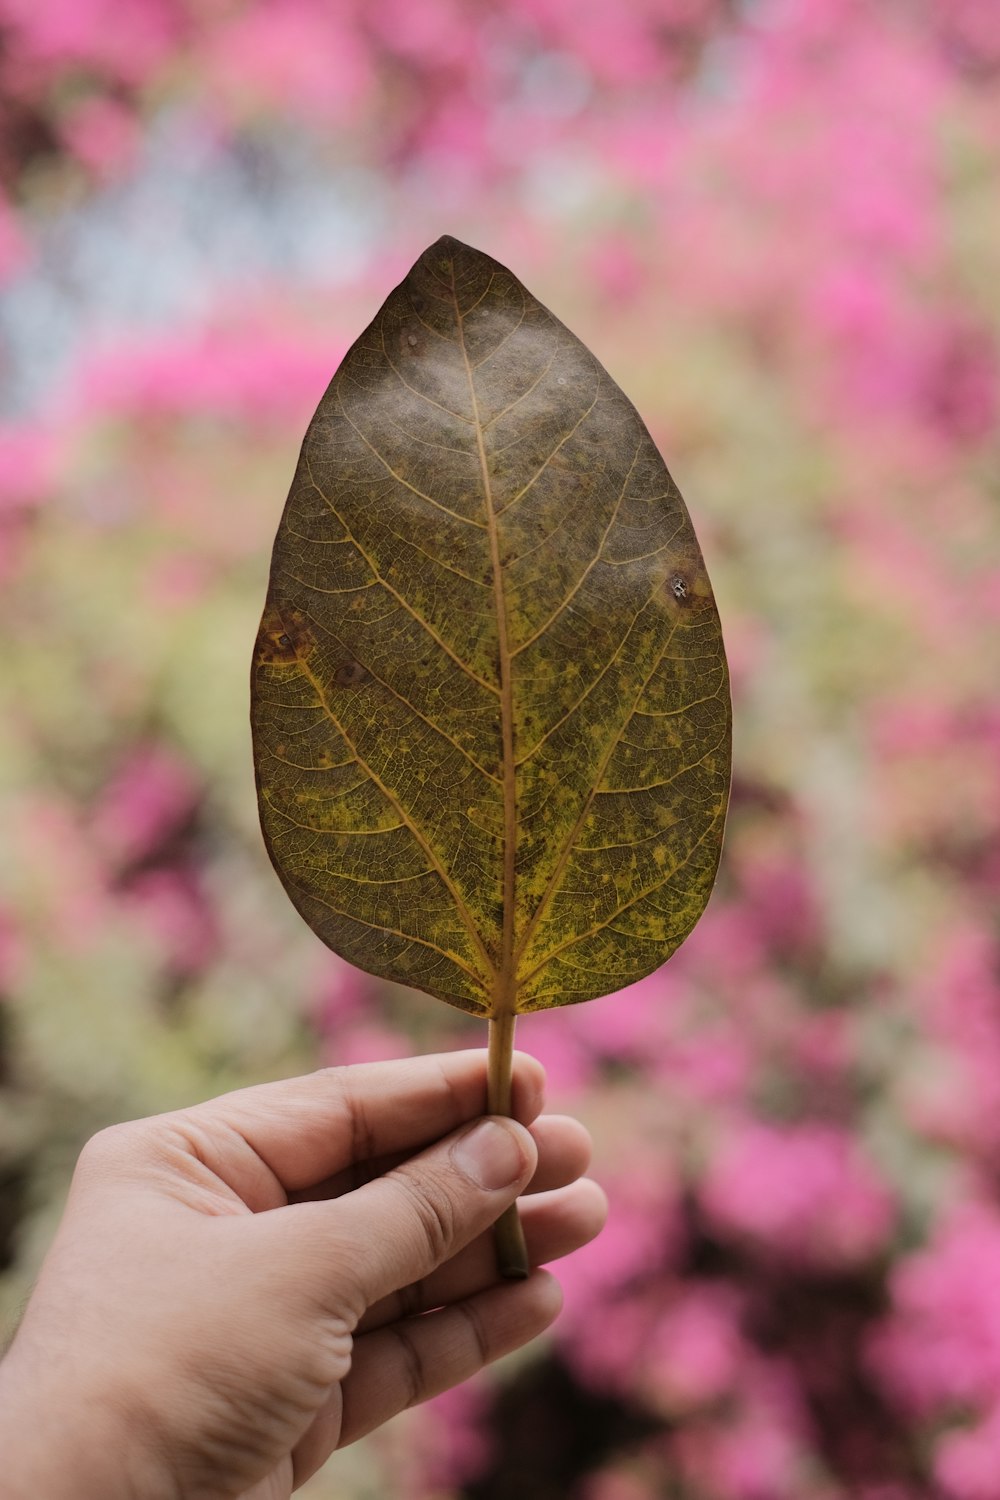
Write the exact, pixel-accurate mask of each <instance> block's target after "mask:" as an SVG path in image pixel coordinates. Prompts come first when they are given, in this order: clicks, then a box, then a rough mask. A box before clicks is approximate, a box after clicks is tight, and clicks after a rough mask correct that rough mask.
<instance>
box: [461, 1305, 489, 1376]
mask: <svg viewBox="0 0 1000 1500" xmlns="http://www.w3.org/2000/svg"><path fill="white" fill-rule="evenodd" d="M456 1309H457V1311H458V1312H459V1313H461V1315H462V1317H463V1318H464V1319H465V1322H466V1323H467V1324H468V1326H469V1332H470V1333H471V1335H472V1339H473V1342H474V1344H475V1346H476V1353H477V1355H478V1357H479V1363H480V1364H482V1365H488V1364H489V1363H490V1361H491V1360H492V1359H493V1343H492V1340H491V1339H490V1337H489V1334H488V1333H487V1331H486V1324H485V1323H484V1322H483V1318H482V1314H481V1313H480V1311H479V1309H478V1308H477V1307H476V1306H475V1305H474V1304H473V1303H471V1302H459V1303H456Z"/></svg>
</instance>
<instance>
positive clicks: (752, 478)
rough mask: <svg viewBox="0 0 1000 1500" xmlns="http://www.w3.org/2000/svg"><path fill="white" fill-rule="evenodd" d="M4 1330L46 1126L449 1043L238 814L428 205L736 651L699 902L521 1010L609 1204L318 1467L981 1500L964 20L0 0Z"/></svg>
mask: <svg viewBox="0 0 1000 1500" xmlns="http://www.w3.org/2000/svg"><path fill="white" fill-rule="evenodd" d="M0 44H2V54H0V180H2V189H0V192H2V196H0V276H2V283H3V284H2V308H0V384H2V397H0V580H2V589H0V620H2V629H3V638H4V651H3V659H2V666H0V828H2V830H3V832H2V851H3V852H2V860H0V996H2V1003H0V1027H2V1030H0V1265H2V1268H3V1269H2V1278H0V1317H2V1318H3V1320H4V1322H5V1323H6V1324H7V1325H8V1326H9V1325H10V1324H12V1322H13V1320H14V1318H15V1317H16V1315H17V1311H18V1309H19V1307H20V1305H21V1302H22V1300H23V1298H24V1296H25V1294H26V1291H27V1289H28V1287H29V1286H30V1282H31V1278H32V1276H33V1273H34V1271H35V1269H36V1267H37V1265H38V1262H39V1259H40V1257H41V1255H42V1253H43V1251H44V1247H45V1245H46V1242H47V1239H48V1236H49V1235H50V1233H51V1231H52V1228H53V1225H54V1223H55V1220H56V1218H57V1216H58V1212H59V1207H60V1202H61V1199H62V1195H63V1193H64V1191H65V1187H66V1183H67V1180H68V1174H69V1172H70V1170H71V1166H72V1162H73V1160H74V1157H75V1154H76V1152H77V1150H78V1148H79V1146H80V1145H81V1143H82V1141H83V1140H84V1139H85V1138H86V1136H87V1135H89V1134H90V1133H91V1132H92V1131H93V1130H95V1129H96V1128H98V1127H99V1126H101V1125H102V1124H104V1123H107V1122H109V1121H112V1120H117V1119H122V1118H126V1117H129V1116H134V1115H138V1114H145V1113H149V1112H151V1111H154V1110H160V1109H164V1108H170V1107H173V1106H177V1105H181V1104H184V1103H188V1102H191V1101H193V1100H195V1099H198V1098H203V1097H207V1096H209V1095H211V1094H213V1093H216V1092H219V1091H220V1090H222V1089H224V1088H228V1087H232V1086H236V1085H239V1084H242V1083H245V1082H250V1081H257V1080H261V1079H264V1078H268V1077H273V1076H276V1075H282V1074H288V1073H291V1072H295V1071H298V1070H300V1069H305V1068H308V1067H310V1066H313V1065H315V1064H317V1063H318V1062H320V1061H353V1060H358V1059H362V1058H370V1057H376V1056H394V1055H402V1054H404V1053H406V1052H409V1051H413V1050H417V1049H420V1050H425V1049H430V1048H437V1047H450V1046H464V1045H478V1044H479V1043H480V1042H481V1040H482V1039H483V1035H484V1034H483V1033H481V1032H480V1030H479V1029H478V1027H477V1026H476V1024H475V1023H474V1022H472V1021H471V1020H469V1019H468V1018H466V1017H463V1016H462V1015H460V1014H459V1013H457V1012H454V1013H452V1012H450V1011H448V1010H447V1008H446V1007H444V1006H441V1005H440V1004H437V1003H435V1002H434V1001H432V1000H430V999H429V998H427V997H425V996H419V995H413V994H409V993H405V992H403V991H401V990H394V989H391V988H389V987H386V986H381V985H379V984H376V983H375V982H373V981H370V980H369V979H367V978H366V977H365V976H363V975H360V974H358V973H357V972H355V971H353V970H351V969H349V968H348V967H347V966H346V965H345V964H343V963H341V962H339V961H338V960H337V959H335V958H334V957H333V956H332V955H331V954H328V953H327V952H326V951H325V950H323V949H322V948H321V947H320V945H319V943H318V942H317V940H315V939H314V938H313V937H312V935H311V934H310V933H309V932H308V931H307V929H306V928H305V927H304V926H303V924H302V923H301V921H300V920H299V918H298V917H297V916H296V914H295V913H294V911H293V910H292V907H291V905H290V904H289V902H288V901H287V899H286V898H285V896H284V894H283V893H282V891H281V888H280V886H279V885H278V882H277V880H276V879H275V877H274V876H273V874H272V872H271V870H270V867H269V865H268V863H267V860H266V857H265V855H264V851H263V846H262V842H261V838H260V835H259V831H258V827H257V815H256V808H255V802H254V791H253V775H252V767H251V761H250V744H249V732H248V727H247V697H248V689H247V678H248V669H249V656H250V649H251V644H252V641H253V638H254V634H255V631H256V625H257V619H258V615H259V611H260V607H261V603H262V600H263V594H264V586H265V581H266V573H267V565H268V558H269V551H270V543H271V539H272V536H273V532H274V528H275V525H276V523H277V519H278V516H279V514H280V510H281V506H282V503H283V499H284V495H285V492H286V489H287V486H288V483H289V481H290V478H291V473H292V469H293V466H294V462H295V458H296V454H297V449H298V444H299V441H300V440H301V437H302V434H303V432H304V429H305V426H306V423H307V421H308V419H309V417H310V415H311V413H312V411H313V408H314V407H315V405H316V402H317V400H318V399H319V396H320V394H321V393H322V391H323V389H324V387H325V384H326V382H327V380H328V379H329V376H330V375H331V373H332V371H333V369H334V368H335V366H336V364H337V362H338V361H339V359H340V357H341V355H342V353H343V352H344V350H345V349H346V347H347V345H348V344H349V343H350V342H351V341H352V340H353V339H354V337H356V335H357V334H358V333H359V332H360V331H361V329H362V328H363V327H364V325H365V324H366V323H367V322H368V321H369V319H370V317H371V316H372V315H373V314H374V312H375V311H376V309H377V307H378V305H379V303H380V302H381V300H382V298H383V296H384V295H385V294H386V292H387V291H388V289H389V288H390V287H391V286H392V285H393V284H394V283H395V282H396V281H397V280H398V279H399V278H400V277H401V276H402V274H403V273H404V272H405V270H406V269H407V268H408V266H409V265H410V263H411V262H412V261H413V260H414V258H415V257H416V256H417V255H418V254H419V252H420V251H421V250H422V249H423V248H424V247H425V245H427V244H429V243H430V242H431V241H432V240H434V239H436V238H437V237H438V235H439V234H441V233H451V234H455V235H457V236H458V237H460V238H462V239H465V240H467V241H469V242H470V243H472V244H474V245H477V246H479V247H480V248H482V249H485V250H488V251H489V252H490V253H491V254H493V255H495V256H496V257H497V258H499V259H500V260H502V261H504V262H506V263H507V264H509V265H510V266H511V267H512V268H513V269H514V271H515V272H516V274H518V275H519V276H520V277H521V278H522V279H523V280H524V281H526V282H527V283H528V285H529V286H530V287H531V288H532V290H533V291H535V292H536V293H537V294H538V295H539V296H540V297H541V298H542V299H543V300H544V301H545V302H547V303H548V304H549V305H550V306H551V307H552V309H553V310H554V311H555V312H556V314H557V315H558V316H559V317H561V318H562V319H564V321H566V322H568V323H569V324H570V326H571V327H572V328H573V329H574V330H575V331H576V332H578V333H579V334H580V335H581V337H583V338H584V340H585V341H586V342H587V343H588V344H589V345H590V346H591V347H592V348H593V350H594V351H595V353H596V354H597V355H598V357H599V358H600V359H601V360H602V361H603V362H604V363H605V364H606V365H607V366H608V368H609V369H610V371H611V373H612V374H613V375H614V376H615V377H616V378H617V379H618V381H619V382H620V384H621V385H622V386H623V387H624V388H625V390H626V391H627V393H628V394H629V395H630V396H631V397H632V398H633V399H634V400H635V402H636V404H637V405H638V407H639V409H640V411H641V412H642V414H643V415H644V417H645V418H646V420H647V422H648V424H649V425H650V428H651V430H652V432H653V434H654V437H655V438H656V439H657V441H658V442H659V444H660V446H661V448H662V450H663V452H664V454H665V456H666V458H667V461H668V464H669V465H670V467H671V469H672V471H673V473H674V475H675V477H676V478H677V480H678V482H679V483H680V486H681V488H682V490H683V491H684V493H685V495H686V496H687V499H688V503H689V505H690V508H691V510H692V513H693V515H694V519H695V524H696V526H697V527H698V529H699V533H700V535H701V538H702V541H703V544H704V548H705V552H706V555H707V558H708V563H709V567H710V570H711V573H712V576H713V580H714V582H715V585H716V592H717V595H718V598H719V603H720V607H721V610H722V615H723V622H724V626H725V631H726V638H727V644H728V648H729V652H730V658H731V663H732V667H733V673H734V692H735V711H736V777H735V786H734V798H733V807H732V814H731V820H730V826H729V833H728V840H727V849H726V854H725V857H724V861H723V870H722V874H721V876H720V880H719V884H718V888H717V890H716V893H715V895H714V897H713V900H712V903H711V905H710V907H709V910H708V913H707V915H706V916H705V918H704V920H703V921H702V923H701V924H700V926H699V927H698V929H697V931H696V932H695V934H694V935H693V936H692V937H691V939H690V940H689V941H688V943H687V944H686V945H685V946H684V948H683V949H682V950H681V952H680V953H679V954H678V955H677V957H676V958H675V959H674V960H673V961H672V962H671V963H670V964H669V965H668V966H667V967H666V968H665V969H663V970H661V971H660V972H659V973H657V974H655V975H653V976H652V977H651V978H649V979H648V980H645V981H643V982H642V983H641V984H638V985H636V986H634V987H632V988H631V989H629V990H627V991H625V992H623V993H622V994H621V995H619V996H617V997H610V998H607V999H605V1000H599V1001H594V1002H592V1003H591V1004H589V1005H587V1006H584V1007H580V1008H578V1009H574V1010H570V1011H565V1012H560V1013H557V1014H555V1015H542V1016H537V1017H529V1018H527V1019H526V1020H525V1021H524V1022H523V1023H522V1026H521V1030H520V1033H519V1036H520V1042H521V1045H523V1046H524V1047H526V1048H527V1049H528V1050H531V1051H533V1052H535V1053H536V1054H537V1055H538V1056H540V1057H541V1058H542V1059H543V1061H544V1062H545V1063H546V1065H547V1066H548V1068H549V1071H550V1077H551V1080H552V1093H553V1097H554V1102H555V1103H556V1104H557V1105H560V1106H564V1107H566V1108H568V1109H570V1110H572V1111H574V1112H576V1113H578V1114H579V1115H580V1116H581V1117H582V1118H584V1119H585V1120H586V1121H587V1122H588V1124H589V1125H590V1126H591V1128H592V1129H593V1131H594V1132H595V1134H596V1137H597V1141H598V1158H597V1163H596V1168H595V1170H596V1175H598V1177H599V1178H600V1179H601V1180H602V1181H603V1182H604V1183H605V1184H606V1186H607V1188H608V1190H609V1192H610V1195H611V1199H612V1205H613V1208H612V1219H611V1223H610V1226H609V1228H608V1229H607V1231H606V1232H605V1234H604V1235H603V1236H602V1238H601V1239H600V1240H599V1241H598V1242H597V1243H596V1244H595V1245H594V1246H592V1247H590V1248H588V1250H586V1251H584V1252H582V1253H580V1255H579V1256H578V1257H577V1258H576V1260H575V1261H574V1262H573V1263H571V1264H569V1265H567V1267H566V1268H565V1272H564V1274H563V1280H564V1282H565V1284H566V1288H567V1310H566V1312H565V1314H564V1316H563V1317H562V1319H561V1320H560V1322H559V1324H558V1325H557V1327H556V1329H555V1331H554V1333H553V1335H552V1337H551V1338H550V1339H549V1341H548V1342H547V1343H546V1344H545V1345H544V1347H542V1348H541V1349H540V1350H539V1349H535V1350H533V1351H532V1352H531V1353H530V1354H527V1355H524V1356H521V1357H519V1358H518V1359H515V1360H514V1361H512V1362H510V1363H508V1364H507V1365H506V1366H504V1367H503V1368H501V1369H500V1370H499V1371H496V1372H492V1373H491V1374H490V1375H489V1376H487V1377H484V1378H483V1379H481V1380H479V1381H478V1382H476V1383H474V1384H473V1385H471V1386H469V1387H466V1388H464V1389H463V1390H461V1391H459V1392H457V1393H455V1394H453V1395H452V1396H450V1397H449V1398H447V1399H444V1400H441V1401H438V1402H436V1403H433V1405H432V1406H431V1407H430V1408H429V1409H427V1410H426V1411H424V1412H421V1413H420V1414H419V1415H415V1414H412V1413H411V1414H408V1415H407V1416H404V1417H402V1418H400V1419H398V1420H397V1422H395V1423H393V1424H391V1425H390V1427H389V1428H388V1429H387V1430H386V1431H385V1432H383V1433H381V1434H379V1435H377V1436H376V1437H374V1438H372V1439H370V1440H368V1441H367V1442H365V1443H363V1444H360V1445H358V1446H357V1447H356V1448H354V1449H352V1450H350V1451H349V1452H347V1453H345V1454H342V1455H339V1456H337V1457H336V1458H335V1459H334V1460H333V1462H332V1464H331V1465H330V1467H329V1468H328V1469H327V1471H326V1472H325V1473H324V1474H321V1475H319V1476H317V1478H316V1479H315V1480H314V1481H313V1482H312V1483H311V1484H310V1485H309V1486H307V1489H306V1491H305V1492H304V1493H306V1494H307V1495H308V1496H309V1497H310V1500H332V1497H333V1496H334V1495H336V1496H338V1497H344V1496H347V1497H353V1500H361V1497H369V1496H374V1495H380V1496H381V1495H393V1496H398V1497H404V1500H431V1497H434V1500H508V1497H515V1496H516V1497H518V1500H563V1497H568V1500H667V1497H670V1500H939V1497H943V1500H997V1497H998V1496H1000V1477H998V1475H1000V920H998V912H1000V905H998V897H1000V649H998V644H997V643H998V640H1000V547H998V542H1000V514H998V512H1000V471H998V458H1000V443H998V404H1000V291H998V286H1000V283H998V271H997V267H998V264H1000V10H998V9H997V7H996V6H995V5H993V4H991V3H989V0H628V3H625V0H0Z"/></svg>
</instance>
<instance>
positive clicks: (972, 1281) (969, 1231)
mask: <svg viewBox="0 0 1000 1500" xmlns="http://www.w3.org/2000/svg"><path fill="white" fill-rule="evenodd" d="M998 1265H1000V1217H998V1216H997V1214H996V1212H995V1211H994V1210H993V1209H992V1208H991V1207H988V1206H986V1205H977V1204H975V1203H967V1204H965V1205H963V1206H961V1207H960V1208H958V1209H956V1210H955V1211H954V1213H953V1214H952V1216H951V1219H950V1221H945V1222H944V1223H943V1224H942V1226H941V1228H940V1229H939V1231H938V1233H937V1234H936V1235H935V1237H934V1239H933V1240H932V1241H931V1243H930V1244H929V1245H928V1246H927V1247H926V1249H923V1250H920V1251H917V1252H915V1253H914V1254H912V1255H910V1256H909V1257H907V1258H905V1259H903V1260H901V1261H900V1262H899V1263H898V1264H897V1265H896V1267H895V1269H894V1270H893V1273H892V1277H891V1281H890V1286H891V1291H892V1312H891V1314H890V1316H889V1318H888V1319H887V1320H886V1321H885V1322H884V1323H883V1325H882V1327H881V1328H880V1329H879V1330H878V1332H877V1334H875V1335H873V1338H872V1341H871V1349H870V1358H871V1363H872V1366H873V1368H874V1369H875V1370H876V1372H877V1373H878V1375H879V1377H880V1379H881V1380H882V1381H883V1382H884V1383H885V1385H886V1386H887V1387H888V1389H889V1390H890V1391H891V1392H892V1393H893V1395H894V1397H895V1399H896V1400H897V1401H898V1402H899V1403H900V1404H901V1405H902V1407H903V1408H904V1409H905V1410H907V1411H913V1412H917V1413H920V1414H930V1413H933V1412H934V1411H935V1410H945V1411H947V1410H949V1409H954V1408H955V1407H956V1406H971V1407H972V1408H973V1409H980V1410H982V1409H990V1408H991V1407H992V1405H993V1403H994V1402H995V1400H996V1394H997V1391H998V1390H1000V1282H998V1279H997V1275H996V1268H997V1266H998Z"/></svg>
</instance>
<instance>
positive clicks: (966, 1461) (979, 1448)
mask: <svg viewBox="0 0 1000 1500" xmlns="http://www.w3.org/2000/svg"><path fill="white" fill-rule="evenodd" d="M998 1470H1000V1411H998V1410H994V1411H993V1412H991V1414H990V1416H989V1417H988V1419H987V1420H986V1421H985V1422H982V1423H980V1424H979V1425H978V1426H976V1427H973V1428H971V1429H969V1430H968V1431H965V1432H951V1433H948V1434H946V1435H945V1436H944V1437H943V1438H942V1439H941V1440H940V1442H939V1443H938V1444H937V1446H936V1448H935V1451H934V1474H935V1477H936V1478H937V1480H938V1482H939V1484H940V1485H941V1488H942V1490H943V1491H944V1493H945V1495H946V1496H947V1497H948V1500H996V1494H997V1473H998Z"/></svg>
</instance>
